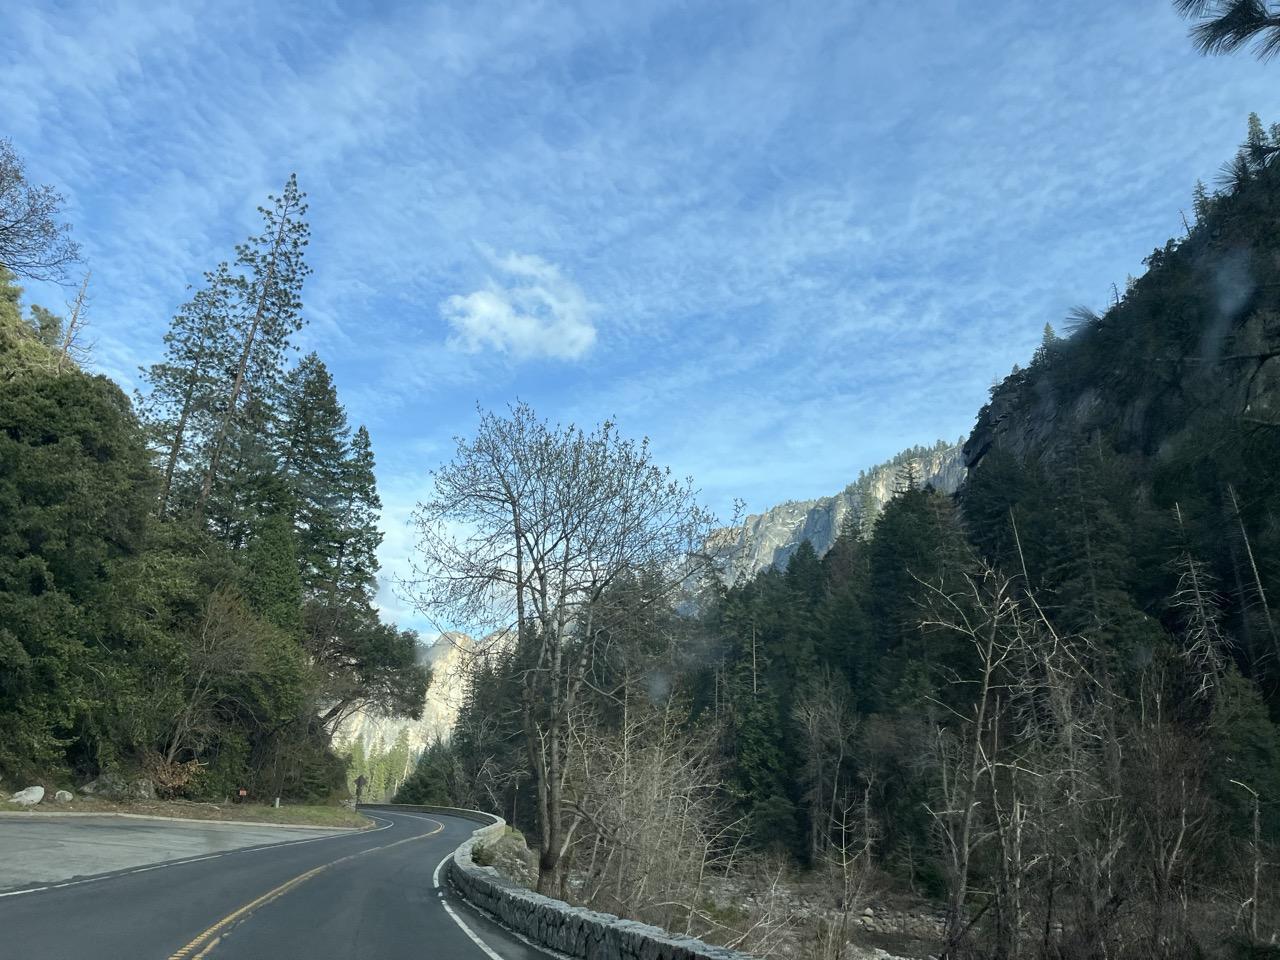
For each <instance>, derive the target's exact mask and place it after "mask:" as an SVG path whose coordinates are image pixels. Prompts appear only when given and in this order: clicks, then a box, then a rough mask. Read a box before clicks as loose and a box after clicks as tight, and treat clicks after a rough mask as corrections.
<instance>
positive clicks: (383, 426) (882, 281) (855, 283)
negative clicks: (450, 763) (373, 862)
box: [0, 0, 1280, 579]
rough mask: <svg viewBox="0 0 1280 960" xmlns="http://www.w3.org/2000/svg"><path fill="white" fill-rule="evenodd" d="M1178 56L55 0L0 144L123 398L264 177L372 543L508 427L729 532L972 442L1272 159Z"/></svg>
mask: <svg viewBox="0 0 1280 960" xmlns="http://www.w3.org/2000/svg"><path fill="white" fill-rule="evenodd" d="M1186 30H1187V24H1186V22H1185V21H1183V20H1182V19H1181V18H1179V17H1178V16H1177V14H1176V13H1175V11H1174V10H1173V6H1172V4H1171V3H1170V2H1169V0H1132V2H1126V3H1123V4H1116V3H1114V2H1107V0H1080V2H1079V3H1075V4H1072V5H1070V7H1069V8H1068V7H1066V6H1062V7H1061V8H1057V7H1054V8H1052V9H1050V8H1048V7H1046V5H1045V4H1044V3H1042V2H1037V0H1010V2H1008V3H1002V4H987V5H985V6H984V7H983V9H982V10H981V12H980V13H977V14H976V13H975V8H974V5H972V4H962V3H958V2H955V0H937V2H935V3H930V4H926V5H924V6H923V7H922V6H920V5H903V4H894V3H885V2H867V3H858V4H853V3H848V4H830V3H822V2H819V0H801V2H799V3H798V4H777V3H770V2H765V0H760V2H747V3H740V2H731V0H708V2H704V3H698V4H687V3H681V2H677V0H643V2H626V0H591V2H587V0H583V2H576V3H575V2H566V3H557V4H547V3H545V2H541V0H441V2H438V3H432V4H430V5H423V4H414V3H410V2H408V0H403V2H399V3H397V2H394V0H393V2H391V3H387V4H379V5H375V6H374V7H368V6H364V5H359V6H358V5H354V4H348V3H346V2H345V0H336V2H333V3H327V4H321V5H318V6H317V5H314V4H305V5H304V4H302V3H300V2H295V0H285V2H281V3H278V4H265V5H264V4H257V5H242V6H237V5H232V4H226V3H213V2H211V0H210V2H205V3H201V2H198V0H197V2H192V3H189V4H182V5H167V6H166V5H160V6H159V7H157V5H156V4H154V3H149V2H144V0H114V2H113V3H111V4H101V3H95V2H90V0H67V2H66V3H60V4H27V5H25V6H23V5H15V6H14V9H13V10H10V11H6V16H5V29H4V30H3V31H0V136H9V137H11V138H12V139H13V141H14V145H15V148H16V149H17V150H18V152H19V153H20V154H22V155H23V156H24V157H25V158H26V160H27V163H28V169H29V171H30V172H31V174H32V175H33V176H35V177H36V178H38V179H39V180H41V181H42V182H44V181H48V182H53V183H54V184H56V185H57V186H58V188H59V189H60V190H62V192H63V193H64V194H66V196H67V199H68V215H69V217H70V219H72V220H73V222H74V223H75V228H76V230H75V234H76V238H77V239H78V240H79V241H81V243H82V244H83V246H84V249H85V251H86V253H87V255H88V258H89V266H91V267H92V268H93V281H92V285H91V290H90V294H91V297H92V300H93V312H92V319H93V326H92V328H91V336H92V339H94V340H95V341H96V342H97V343H98V348H97V351H96V352H95V358H94V362H95V364H96V365H97V367H98V368H99V369H101V370H103V371H104V372H106V373H108V374H110V375H112V376H114V377H117V378H121V379H125V380H128V379H129V378H131V377H133V375H134V373H135V371H136V367H137V365H138V364H144V363H150V362H154V361H155V360H156V359H157V358H158V357H159V355H160V352H161V349H162V342H161V337H162V335H163V333H164V329H165V326H166V324H167V323H168V321H169V318H170V317H171V316H172V315H173V312H174V310H175V309H176V308H177V306H178V305H179V304H180V303H182V302H183V300H185V299H186V298H187V296H188V295H189V294H188V291H187V289H186V288H187V285H188V284H192V283H198V282H200V277H201V273H202V271H204V270H206V269H209V268H210V267H212V266H213V265H215V264H216V263H217V262H218V261H219V260H222V259H226V258H228V257H230V256H232V255H233V249H234V245H235V243H237V242H238V241H240V240H242V239H243V238H244V237H245V236H247V235H248V234H249V233H250V232H252V231H253V230H254V229H255V228H256V223H255V219H256V215H255V212H254V209H255V206H256V205H257V204H258V203H260V202H261V201H262V200H263V198H264V197H265V195H266V194H267V193H268V192H271V191H274V190H278V189H279V188H280V185H281V184H282V183H283V182H284V180H285V178H286V177H287V176H288V174H289V173H290V172H291V171H296V172H297V173H298V177H299V181H300V183H301V184H302V187H303V189H305V190H306V191H307V192H308V193H309V195H310V200H311V215H310V216H311V222H312V243H311V246H310V247H309V249H308V258H309V261H310V263H311V265H312V266H313V267H314V270H315V272H314V274H313V275H312V277H311V278H310V280H309V281H308V284H307V288H306V290H305V291H304V301H305V313H306V315H307V316H308V318H309V319H310V321H311V322H310V326H309V327H308V328H307V329H306V330H304V331H303V333H302V335H301V336H300V338H299V344H298V345H299V347H300V349H302V350H312V349H314V350H316V351H318V352H319V353H320V354H321V356H322V357H324V358H325V360H326V362H328V363H329V365H330V366H331V368H332V369H333V373H334V377H335V380H336V382H337V384H338V387H339V390H340V392H341V395H342V397H343V399H344V401H345V402H346V403H347V405H348V407H349V408H350V409H351V414H352V419H353V421H355V422H360V423H366V424H367V425H368V426H369V428H370V430H371V431H372V433H373V436H374V440H375V444H376V452H377V455H378V462H379V464H380V471H381V472H380V480H381V482H382V483H383V485H384V487H385V488H386V490H387V501H388V503H389V504H390V505H391V506H390V507H389V509H388V522H389V524H393V525H400V526H402V525H403V518H404V516H405V515H406V512H407V511H408V510H409V509H410V508H411V506H412V503H413V502H414V499H415V496H416V495H417V493H416V491H417V490H418V488H419V486H420V485H421V484H423V483H425V478H426V475H427V471H428V470H429V469H430V468H431V467H433V466H435V465H436V461H437V460H438V459H439V457H440V456H445V455H447V452H448V449H449V442H448V441H449V438H450V437H451V436H453V435H455V434H466V433H468V432H469V431H470V430H471V429H472V428H473V427H474V418H475V408H476V405H477V403H478V404H480V405H481V406H483V407H486V408H501V407H503V406H504V405H505V404H506V403H508V402H509V401H510V400H511V399H512V398H514V397H516V396H520V397H522V398H524V399H527V400H528V401H529V402H530V403H532V404H533V406H534V407H535V408H536V409H538V410H539V411H540V412H542V413H544V414H545V415H547V416H548V417H551V418H553V419H559V420H566V421H567V420H573V421H575V422H580V423H585V422H590V421H593V420H598V419H600V418H602V417H604V416H610V415H617V417H618V419H619V422H620V425H621V427H622V428H623V429H624V430H626V431H627V432H628V433H633V434H646V435H648V436H650V437H651V439H652V441H653V445H654V449H655V452H656V454H657V455H658V456H659V457H660V458H662V459H663V460H665V461H668V462H670V464H671V465H672V467H673V468H674V469H676V470H677V471H678V472H680V473H681V474H692V475H693V476H694V478H695V479H696V480H698V481H699V482H700V483H701V485H702V487H703V489H704V491H705V493H706V496H707V499H708V500H710V501H711V503H712V506H713V507H715V508H716V509H717V510H718V511H720V512H721V513H726V512H728V510H729V509H730V507H729V505H730V504H731V503H732V501H733V499H734V498H735V497H738V496H742V497H745V498H746V499H747V501H748V507H749V508H750V509H751V510H753V511H757V510H760V509H762V508H765V507H767V506H769V505H770V504H771V503H773V502H776V501H780V500H785V499H788V498H807V497H811V496H817V495H821V494H824V493H830V492H833V491H834V490H837V489H840V488H841V487H843V486H844V485H845V484H846V483H848V482H849V481H851V480H852V479H854V478H855V477H856V476H857V474H858V471H859V470H860V469H862V468H864V467H867V466H869V465H871V464H873V463H875V462H877V461H878V460H881V459H883V458H885V457H887V456H890V455H892V454H893V453H894V452H896V451H897V450H899V449H901V448H902V447H904V446H907V445H910V444H913V443H922V442H931V441H932V440H934V439H936V438H938V437H948V438H951V437H955V436H958V435H959V434H961V433H963V432H965V431H966V430H967V429H968V428H969V427H970V426H971V425H972V422H973V417H974V415H975V413H976V412H977V410H978V408H979V407H980V406H981V405H982V403H983V401H984V400H985V399H986V391H987V388H988V386H989V385H990V383H991V380H992V378H993V377H998V376H1002V375H1003V374H1005V373H1007V372H1008V370H1009V368H1010V366H1011V365H1012V364H1013V363H1015V362H1017V363H1025V362H1026V360H1027V358H1028V357H1029V356H1030V354H1031V352H1032V350H1033V349H1034V347H1035V344H1036V341H1037V339H1038V338H1039V335H1040V330H1041V328H1042V327H1043V325H1044V323H1045V321H1050V322H1056V321H1058V320H1059V319H1060V318H1061V317H1063V316H1064V315H1065V313H1066V311H1067V310H1068V309H1069V308H1071V307H1072V306H1075V305H1077V304H1089V305H1095V306H1104V305H1105V304H1106V302H1107V301H1108V299H1109V297H1110V290H1111V283H1112V282H1115V283H1118V284H1121V285H1123V283H1124V278H1125V276H1126V275H1127V274H1130V273H1134V274H1136V273H1139V272H1141V270H1142V269H1143V268H1142V265H1141V261H1142V258H1143V257H1144V256H1146V255H1147V254H1149V253H1150V252H1151V250H1152V248H1154V247H1156V246H1162V245H1163V244H1164V242H1165V240H1166V239H1167V238H1169V237H1170V236H1174V235H1177V234H1178V233H1180V232H1181V229H1182V228H1181V222H1180V217H1179V208H1180V207H1181V208H1184V209H1186V208H1189V205H1190V195H1191V190H1192V187H1193V185H1194V183H1195V181H1196V179H1197V178H1203V179H1205V180H1206V181H1208V182H1212V181H1213V179H1214V177H1215V176H1216V174H1217V171H1218V168H1219V166H1220V164H1221V163H1222V161H1224V160H1226V159H1227V158H1228V157H1229V156H1230V155H1231V154H1232V152H1233V151H1234V148H1235V145H1236V144H1237V143H1238V142H1239V141H1240V140H1241V139H1242V137H1243V134H1244V126H1245V118H1246V116H1247V114H1248V113H1249V111H1251V110H1257V111H1259V112H1260V113H1262V114H1263V119H1264V120H1266V121H1268V122H1270V121H1274V120H1280V116H1268V115H1267V111H1268V110H1271V109H1273V108H1274V105H1275V102H1276V100H1275V93H1274V91H1275V69H1274V64H1263V63H1260V62H1258V61H1256V60H1255V59H1253V58H1252V57H1247V56H1241V57H1215V58H1204V57H1200V56H1199V55H1198V54H1196V52H1195V51H1194V49H1193V48H1192V46H1191V44H1190V42H1189V41H1188V40H1187V37H1186ZM104 38H106V39H104ZM28 292H29V295H30V297H31V299H34V300H35V301H36V302H43V303H46V304H52V305H60V304H61V303H63V302H64V301H65V300H66V299H68V296H69V295H70V294H69V292H68V291H64V290H60V289H56V288H50V287H48V286H44V285H39V284H33V285H32V286H31V289H30V290H29V291H28ZM408 549H409V546H408V544H407V543H406V542H405V541H404V539H403V537H402V536H401V537H397V536H395V535H393V536H390V537H389V538H388V540H387V543H386V546H385V548H384V551H383V559H384V562H385V564H386V566H387V572H388V577H389V578H392V579H393V578H394V576H395V575H397V574H398V573H400V572H401V571H403V569H404V566H403V565H404V555H405V553H406V551H407V550H408Z"/></svg>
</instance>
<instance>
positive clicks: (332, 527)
mask: <svg viewBox="0 0 1280 960" xmlns="http://www.w3.org/2000/svg"><path fill="white" fill-rule="evenodd" d="M279 419H280V429H279V434H278V436H277V437H276V444H277V447H278V450H279V454H278V456H279V461H280V470H281V473H282V475H283V478H284V481H285V483H287V484H288V486H289V487H290V489H291V491H292V494H293V503H294V511H295V512H294V525H295V528H296V531H297V537H298V559H299V562H300V564H301V570H302V582H303V585H304V587H305V589H306V591H307V593H308V594H309V595H311V596H314V595H316V594H317V593H318V592H321V591H325V590H326V589H327V588H329V587H330V586H331V585H333V584H335V583H336V582H337V580H338V576H339V573H338V566H339V557H338V554H339V551H340V549H341V546H342V543H343V541H344V540H345V533H346V531H345V530H344V529H343V523H344V520H345V519H346V518H345V514H346V513H347V504H348V502H349V501H350V500H351V498H352V494H351V493H350V492H349V491H348V490H347V489H346V488H347V487H348V486H349V482H348V475H349V474H350V472H351V468H350V465H349V463H348V443H349V441H348V427H347V416H346V413H345V412H344V411H343V409H342V406H341V405H340V404H339V403H338V394H337V391H336V390H335V389H334V386H333V380H332V379H331V378H330V376H329V371H328V370H327V369H326V368H325V365H324V363H323V362H322V361H321V360H320V358H319V357H317V356H316V355H315V354H314V353H311V354H308V355H307V356H306V357H304V358H303V359H302V361H301V362H300V363H299V364H298V365H297V366H296V367H295V368H294V369H293V370H291V371H290V372H289V374H288V375H287V376H286V377H285V379H284V384H283V389H282V391H281V401H280V409H279Z"/></svg>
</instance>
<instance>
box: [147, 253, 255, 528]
mask: <svg viewBox="0 0 1280 960" xmlns="http://www.w3.org/2000/svg"><path fill="white" fill-rule="evenodd" d="M205 283H206V285H205V287H204V288H203V289H201V290H198V291H197V292H196V293H195V294H194V296H193V297H192V298H191V300H189V301H188V302H187V303H185V304H183V306H182V307H181V308H180V309H179V311H178V313H177V314H176V315H175V316H174V318H173V321H172V322H171V323H170V326H169V330H168V332H167V333H166V334H165V336H164V345H165V358H164V360H162V361H161V362H160V363H156V364H152V365H151V366H150V367H147V368H145V369H144V370H143V371H142V378H143V380H144V381H145V382H146V383H147V385H148V392H147V394H146V395H145V396H139V398H138V408H139V411H140V416H141V418H142V420H143V422H144V423H145V424H146V425H147V428H148V431H149V432H150V434H151V441H152V443H153V444H155V446H156V448H157V451H158V453H159V459H160V462H161V469H162V471H163V481H162V484H161V487H160V498H159V503H158V506H157V511H156V512H157V514H158V515H159V516H161V517H164V516H165V514H166V512H168V510H169V509H170V506H171V500H172V498H173V496H174V493H175V484H176V483H180V482H181V481H182V480H184V479H185V480H187V485H188V486H193V485H194V483H195V482H196V477H197V476H198V472H199V469H200V465H201V457H202V456H203V454H204V453H206V452H207V444H208V438H209V437H210V436H211V434H212V431H213V427H214V424H215V423H216V419H217V411H218V402H219V400H220V398H221V389H220V383H221V376H222V371H223V370H225V369H226V368H227V366H229V364H230V360H231V355H230V352H229V347H230V341H229V338H228V329H227V327H228V323H229V318H230V299H231V297H232V294H233V291H234V287H235V280H234V278H233V277H232V276H231V273H230V271H229V269H228V267H227V265H226V264H225V263H223V264H219V266H218V268H217V269H216V270H214V271H212V272H211V273H207V274H205ZM194 494H195V491H194V490H189V491H188V496H187V498H186V500H187V503H188V505H190V504H191V503H193V502H194Z"/></svg>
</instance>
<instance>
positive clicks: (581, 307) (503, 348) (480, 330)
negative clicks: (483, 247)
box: [440, 253, 596, 360]
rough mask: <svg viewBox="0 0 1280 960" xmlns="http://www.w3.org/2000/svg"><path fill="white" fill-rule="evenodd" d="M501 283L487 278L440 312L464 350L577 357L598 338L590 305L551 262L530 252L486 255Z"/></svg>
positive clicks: (455, 342) (452, 340)
mask: <svg viewBox="0 0 1280 960" xmlns="http://www.w3.org/2000/svg"><path fill="white" fill-rule="evenodd" d="M490 260H491V262H492V264H493V266H494V268H495V270H496V271H497V272H498V273H500V274H501V275H502V278H503V280H504V281H505V283H499V282H497V281H495V280H494V279H492V278H490V279H489V281H488V283H487V284H486V285H485V287H484V289H482V290H476V291H474V292H473V293H468V294H454V295H453V296H451V297H449V298H448V299H446V300H445V301H444V303H442V304H441V305H440V312H441V314H442V315H443V316H444V318H445V320H447V321H448V322H449V325H450V326H451V327H453V330H454V335H453V336H452V337H451V338H450V343H451V344H452V345H454V346H457V347H460V348H462V349H464V350H468V351H477V350H483V349H485V348H492V349H495V350H498V351H500V352H503V353H510V354H512V355H513V356H516V357H519V358H521V359H524V358H530V357H555V358H557V359H560V360H576V359H578V358H579V357H581V356H582V355H583V354H585V353H586V352H587V351H588V350H590V349H591V346H592V344H594V343H595V341H596V328H595V325H594V324H593V323H592V322H591V313H592V305H591V303H590V302H589V301H588V300H587V298H586V295H585V294H583V292H582V290H581V288H580V287H578V285H577V284H575V283H574V282H573V281H571V280H569V279H568V278H567V277H565V276H564V275H563V274H562V273H561V272H560V268H559V267H557V266H556V265H555V264H554V263H548V262H547V261H546V260H543V259H542V258H541V257H538V256H534V255H532V254H519V253H511V254H508V255H507V256H505V257H492V256H491V257H490Z"/></svg>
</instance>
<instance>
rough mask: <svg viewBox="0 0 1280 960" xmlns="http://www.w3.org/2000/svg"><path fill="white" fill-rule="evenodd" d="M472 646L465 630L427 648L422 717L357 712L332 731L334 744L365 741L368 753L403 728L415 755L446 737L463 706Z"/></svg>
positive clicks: (388, 742)
mask: <svg viewBox="0 0 1280 960" xmlns="http://www.w3.org/2000/svg"><path fill="white" fill-rule="evenodd" d="M473 646H474V641H473V640H472V639H471V638H470V637H468V636H467V635H466V634H465V633H446V634H442V635H441V636H440V638H439V639H438V640H436V642H435V643H434V644H432V645H431V646H430V647H428V648H427V649H426V651H425V653H424V654H423V659H424V660H425V661H426V663H428V664H430V666H431V686H430V688H429V689H428V690H427V699H426V703H425V704H424V705H423V708H422V718H421V719H419V720H410V719H408V718H403V717H380V716H376V715H374V714H369V713H356V714H353V715H352V716H350V717H348V718H347V719H346V720H344V721H343V722H342V723H341V724H340V725H339V727H338V729H337V730H336V731H335V732H334V736H333V742H334V746H335V747H337V748H338V749H339V750H340V751H345V749H346V748H348V747H350V746H352V745H353V744H354V743H355V742H356V741H357V740H359V741H361V742H363V743H364V747H365V752H366V753H369V752H371V751H372V748H373V747H374V746H375V745H376V744H377V742H378V741H379V740H381V741H382V742H383V744H384V745H386V746H390V745H391V744H393V743H395V742H396V739H397V738H398V737H399V736H400V733H401V731H406V732H407V733H408V739H409V750H410V752H411V754H412V755H414V756H417V755H418V754H419V753H421V752H422V750H423V749H424V748H425V747H426V745H427V744H428V743H430V742H431V741H432V740H434V739H435V738H436V737H443V738H445V739H448V737H449V734H450V733H451V732H452V731H453V724H454V721H455V720H456V719H457V718H458V708H459V707H460V706H461V705H462V696H463V693H464V692H465V677H464V666H465V661H466V657H467V652H468V651H469V650H470V649H471V648H472V647H473Z"/></svg>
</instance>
